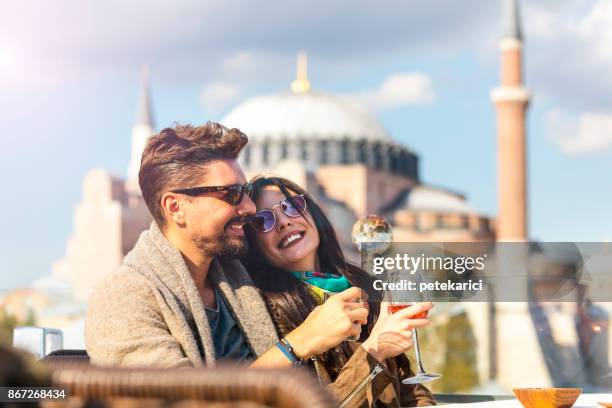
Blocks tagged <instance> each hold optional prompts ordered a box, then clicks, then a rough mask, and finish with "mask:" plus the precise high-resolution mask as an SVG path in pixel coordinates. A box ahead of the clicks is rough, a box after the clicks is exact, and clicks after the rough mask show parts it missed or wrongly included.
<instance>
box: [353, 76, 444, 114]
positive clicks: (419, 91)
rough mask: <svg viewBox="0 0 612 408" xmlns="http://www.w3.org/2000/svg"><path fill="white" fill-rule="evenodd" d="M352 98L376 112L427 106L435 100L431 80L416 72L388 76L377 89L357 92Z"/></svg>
mask: <svg viewBox="0 0 612 408" xmlns="http://www.w3.org/2000/svg"><path fill="white" fill-rule="evenodd" d="M352 96H353V97H354V98H355V99H357V100H359V101H360V102H361V103H363V104H364V105H366V106H367V107H369V108H370V109H373V110H377V111H384V110H388V109H393V108H397V107H400V106H406V105H423V104H429V103H431V102H433V101H434V100H435V98H436V95H435V92H434V90H433V85H432V81H431V78H430V77H429V76H427V75H425V74H421V73H416V72H411V73H397V74H393V75H390V76H388V77H387V78H385V80H384V81H383V82H382V84H381V85H380V86H379V87H378V88H376V89H372V90H368V91H362V92H358V93H356V94H354V95H352Z"/></svg>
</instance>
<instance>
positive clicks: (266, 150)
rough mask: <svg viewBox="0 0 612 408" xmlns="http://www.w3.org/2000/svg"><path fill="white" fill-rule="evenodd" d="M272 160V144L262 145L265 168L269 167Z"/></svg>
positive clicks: (262, 159) (264, 143) (265, 143)
mask: <svg viewBox="0 0 612 408" xmlns="http://www.w3.org/2000/svg"><path fill="white" fill-rule="evenodd" d="M269 160H270V142H268V141H265V142H263V143H262V145H261V161H262V163H263V165H264V166H267V165H268V164H269V163H268V161H269Z"/></svg>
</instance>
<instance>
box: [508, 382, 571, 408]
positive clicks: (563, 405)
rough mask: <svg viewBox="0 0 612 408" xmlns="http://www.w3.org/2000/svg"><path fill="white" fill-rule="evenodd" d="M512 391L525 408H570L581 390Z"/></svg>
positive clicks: (527, 389) (539, 389)
mask: <svg viewBox="0 0 612 408" xmlns="http://www.w3.org/2000/svg"><path fill="white" fill-rule="evenodd" d="M512 391H513V392H514V395H516V398H517V399H518V400H519V401H520V402H521V404H523V406H524V407H525V408H570V407H571V406H572V405H574V403H575V402H576V400H577V399H578V396H579V395H580V393H581V392H582V388H552V387H551V388H514V389H513V390H512Z"/></svg>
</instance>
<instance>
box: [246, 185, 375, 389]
mask: <svg viewBox="0 0 612 408" xmlns="http://www.w3.org/2000/svg"><path fill="white" fill-rule="evenodd" d="M251 182H252V183H253V195H252V197H251V198H252V200H253V201H254V202H257V199H258V198H259V196H260V194H261V191H262V189H263V188H265V187H268V186H276V187H278V188H279V189H280V191H281V192H282V193H283V194H284V195H285V197H291V196H292V195H295V194H303V195H304V197H305V199H306V208H307V209H308V211H309V212H310V215H311V216H312V218H313V220H314V224H315V227H316V229H317V232H318V233H319V247H318V248H317V257H318V259H319V265H320V268H321V271H322V272H328V273H333V274H337V275H342V276H344V277H345V278H347V279H348V281H349V282H350V283H351V285H353V286H356V287H359V288H361V289H363V290H365V291H366V292H371V291H372V277H370V275H368V274H367V273H366V272H365V271H364V270H362V269H361V268H359V267H357V266H355V265H352V264H350V263H349V262H348V261H347V260H346V259H345V257H344V255H343V253H342V250H341V248H340V244H339V242H338V238H337V237H336V232H335V231H334V229H333V227H332V224H331V222H330V221H329V219H328V218H327V216H326V215H325V213H324V212H323V210H322V209H321V207H319V205H318V204H317V203H316V202H315V201H314V200H313V199H312V197H311V196H310V194H308V193H307V192H306V191H305V190H304V189H303V188H301V187H300V186H299V185H297V184H295V183H293V182H292V181H289V180H287V179H284V178H281V177H264V176H258V177H256V178H254V179H253V180H251ZM289 199H290V198H289ZM245 232H246V237H247V241H248V243H249V245H248V247H249V250H248V252H247V254H246V255H245V257H244V259H243V263H244V265H245V267H246V269H247V271H248V272H249V273H250V274H251V276H252V277H253V280H254V281H255V284H256V285H257V287H258V288H259V289H260V290H261V292H262V295H263V297H264V299H265V301H266V304H267V306H268V309H269V311H270V315H271V316H272V320H273V321H274V324H275V325H276V329H277V330H278V333H279V335H280V336H285V335H287V334H288V333H289V332H290V331H292V330H293V329H295V328H296V327H297V326H299V325H300V324H302V323H303V322H304V320H306V317H307V316H308V314H309V313H310V312H312V310H313V309H314V308H315V307H316V306H317V305H318V302H317V300H316V299H315V298H314V297H313V296H312V294H311V292H310V290H309V289H308V286H307V285H306V284H305V283H303V282H302V281H300V280H298V279H295V277H294V276H293V275H292V274H291V273H289V272H288V271H286V270H284V269H281V268H277V267H275V266H273V265H271V264H270V263H269V262H267V260H266V258H265V257H264V256H263V254H262V253H261V249H260V247H259V244H258V241H257V236H256V232H255V231H254V230H253V229H252V228H251V227H250V226H247V228H245ZM369 308H370V312H369V314H368V324H367V326H366V329H365V330H362V338H365V337H367V335H369V333H370V332H371V330H372V327H373V326H374V323H375V321H376V317H377V316H378V312H379V310H380V307H379V304H378V303H374V302H370V303H369ZM364 336H365V337H364ZM352 354H353V350H352V349H351V348H350V346H349V344H348V343H347V342H342V343H340V344H339V345H338V346H336V347H334V348H332V349H331V350H329V351H327V352H326V353H324V354H323V355H322V356H320V358H321V360H322V362H323V364H324V365H325V366H326V368H328V369H329V370H330V374H332V376H334V377H335V376H337V375H338V373H339V372H340V370H341V369H342V367H343V366H344V364H346V362H347V361H348V359H349V358H350V356H351V355H352Z"/></svg>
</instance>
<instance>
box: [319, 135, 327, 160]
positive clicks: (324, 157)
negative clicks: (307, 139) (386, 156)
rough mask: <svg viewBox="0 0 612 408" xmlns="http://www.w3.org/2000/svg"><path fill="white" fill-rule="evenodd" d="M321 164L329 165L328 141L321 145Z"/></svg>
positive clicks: (322, 142) (322, 141)
mask: <svg viewBox="0 0 612 408" xmlns="http://www.w3.org/2000/svg"><path fill="white" fill-rule="evenodd" d="M318 144H319V146H318V147H319V162H320V163H321V164H327V162H328V160H329V158H328V150H329V149H328V147H329V146H328V142H327V140H321V141H320V142H319V143H318Z"/></svg>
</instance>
